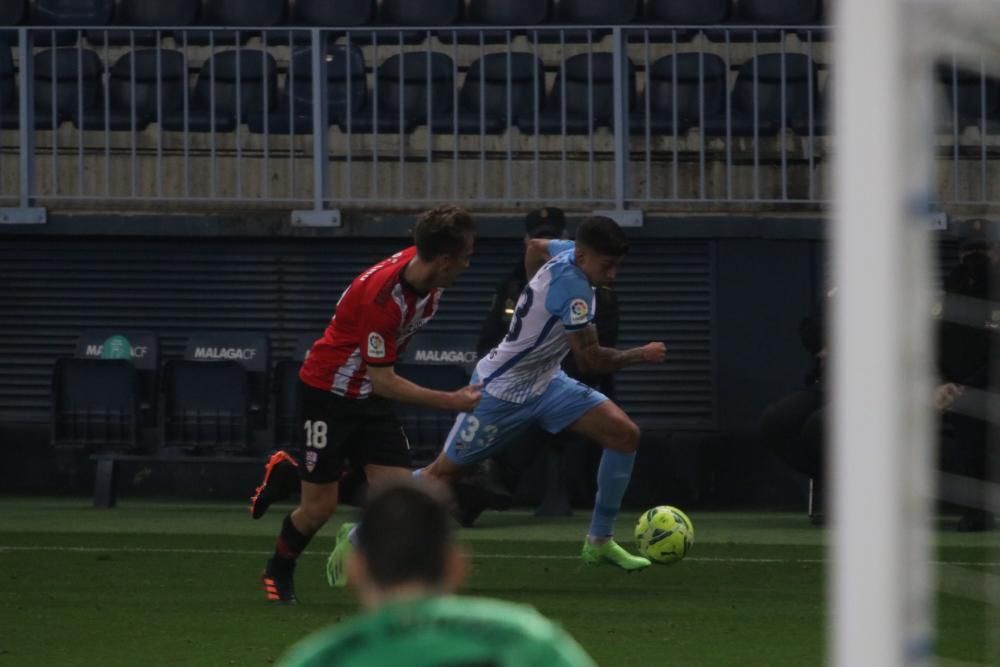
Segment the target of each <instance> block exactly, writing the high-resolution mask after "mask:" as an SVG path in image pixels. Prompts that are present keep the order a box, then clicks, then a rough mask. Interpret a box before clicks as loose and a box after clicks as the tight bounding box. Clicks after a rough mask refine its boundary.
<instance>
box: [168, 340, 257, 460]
mask: <svg viewBox="0 0 1000 667" xmlns="http://www.w3.org/2000/svg"><path fill="white" fill-rule="evenodd" d="M164 384H165V397H164V398H165V404H166V407H165V412H164V429H163V444H164V445H165V446H167V447H180V448H184V449H193V450H201V451H212V452H218V453H242V452H245V451H246V449H247V445H248V442H249V418H250V398H249V390H248V383H247V371H246V369H245V368H244V367H243V366H242V365H241V364H239V363H237V362H236V361H193V360H187V359H183V360H181V359H173V360H170V361H168V362H167V364H166V366H165V367H164Z"/></svg>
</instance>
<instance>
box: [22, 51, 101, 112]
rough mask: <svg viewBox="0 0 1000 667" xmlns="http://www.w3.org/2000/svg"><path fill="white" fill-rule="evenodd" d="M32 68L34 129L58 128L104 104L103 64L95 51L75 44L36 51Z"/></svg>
mask: <svg viewBox="0 0 1000 667" xmlns="http://www.w3.org/2000/svg"><path fill="white" fill-rule="evenodd" d="M34 68H35V90H34V92H35V127H36V128H38V129H52V128H54V127H58V126H59V125H60V124H61V123H62V122H64V121H67V120H76V119H77V117H78V116H79V115H80V114H81V113H86V112H88V111H94V110H97V109H99V108H100V107H101V105H102V104H103V93H102V88H101V76H102V75H103V74H104V66H103V64H102V63H101V59H100V58H99V57H98V56H97V53H96V52H94V51H91V50H90V49H78V48H75V47H62V48H57V49H48V50H45V51H39V52H38V53H36V54H35V62H34ZM81 102H82V106H81Z"/></svg>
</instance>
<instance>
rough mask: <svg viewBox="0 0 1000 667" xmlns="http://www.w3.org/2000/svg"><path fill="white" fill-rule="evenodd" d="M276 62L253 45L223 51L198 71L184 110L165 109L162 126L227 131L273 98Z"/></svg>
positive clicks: (267, 106)
mask: <svg viewBox="0 0 1000 667" xmlns="http://www.w3.org/2000/svg"><path fill="white" fill-rule="evenodd" d="M277 88H278V73H277V62H276V61H275V59H274V56H272V55H271V54H270V53H267V52H265V51H260V50H257V49H240V50H236V51H223V52H221V53H216V54H215V55H214V56H212V57H211V58H210V59H209V60H208V61H207V62H206V63H205V65H204V66H203V67H202V69H201V72H200V73H199V74H198V81H197V83H196V84H195V87H194V92H193V94H192V96H191V103H190V105H189V106H188V108H187V110H186V112H185V109H183V108H182V109H178V110H174V111H171V112H169V113H167V114H166V115H165V117H164V127H165V128H166V129H167V130H172V131H176V132H182V131H185V130H186V131H189V132H231V131H233V130H234V129H236V126H237V125H239V124H242V123H244V122H246V121H247V120H248V119H249V118H250V116H251V114H253V113H255V112H260V113H264V112H269V111H270V110H271V109H272V108H274V106H275V103H276V101H277Z"/></svg>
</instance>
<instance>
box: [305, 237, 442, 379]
mask: <svg viewBox="0 0 1000 667" xmlns="http://www.w3.org/2000/svg"><path fill="white" fill-rule="evenodd" d="M416 254H417V249H416V248H415V247H412V246H411V247H409V248H407V249H406V250H403V251H401V252H398V253H396V254H395V255H393V256H392V257H389V258H388V259H385V260H383V261H381V262H379V263H378V264H376V265H375V266H373V267H371V268H370V269H368V270H367V271H365V272H364V273H362V274H361V275H359V276H358V277H357V278H355V279H354V280H353V281H352V282H351V284H350V286H349V287H348V288H347V290H345V291H344V293H343V295H342V296H341V297H340V301H338V302H337V311H336V313H335V314H334V316H333V318H332V319H331V320H330V325H329V326H328V327H327V328H326V331H325V332H324V333H323V337H322V338H320V339H319V340H317V341H316V342H315V343H313V346H312V349H311V350H310V351H309V355H308V356H307V357H306V360H305V362H303V364H302V369H301V370H300V371H299V377H300V378H301V379H302V381H303V382H305V383H306V384H308V385H310V386H312V387H316V388H317V389H324V390H326V391H332V392H333V393H335V394H337V395H340V396H344V397H346V398H367V397H368V396H369V395H370V394H371V393H372V383H371V379H370V378H369V377H368V367H369V366H392V365H393V364H394V363H395V362H396V357H397V355H398V354H399V353H400V352H401V351H402V349H403V347H404V346H405V345H406V342H407V341H408V340H409V338H410V337H411V336H413V334H414V333H416V331H417V330H418V329H420V327H422V326H423V325H424V324H426V323H427V322H428V321H429V320H430V319H431V318H432V317H434V313H436V312H437V309H438V303H439V301H440V299H441V293H442V291H443V290H441V289H433V290H431V291H430V292H428V293H427V294H421V293H419V292H417V291H416V290H415V289H414V288H413V287H412V286H411V285H410V284H409V283H407V282H406V280H405V279H404V278H403V270H404V269H405V268H406V266H407V264H409V263H410V260H412V259H413V258H414V257H415V256H416Z"/></svg>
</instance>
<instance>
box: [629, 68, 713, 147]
mask: <svg viewBox="0 0 1000 667" xmlns="http://www.w3.org/2000/svg"><path fill="white" fill-rule="evenodd" d="M675 76H676V85H675ZM726 92H727V91H726V63H725V61H723V60H722V58H720V57H719V56H717V55H715V54H712V53H700V52H697V53H679V54H677V55H676V56H664V57H663V58H660V59H659V60H657V61H656V62H654V63H653V64H652V65H651V66H650V71H649V75H648V77H647V84H646V89H645V92H644V94H643V99H642V100H641V101H640V102H639V104H638V108H639V111H637V112H633V114H632V116H631V119H630V121H631V122H630V124H629V128H630V130H631V132H632V133H633V134H637V135H642V134H645V133H646V131H647V127H648V130H649V132H650V133H651V134H682V133H684V132H686V131H687V130H688V129H689V128H691V127H696V126H698V125H700V123H701V121H702V120H703V119H704V118H707V117H709V116H713V115H715V114H718V113H720V112H724V111H725V107H726ZM647 105H648V111H647ZM675 114H676V121H675V119H674V116H675Z"/></svg>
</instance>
